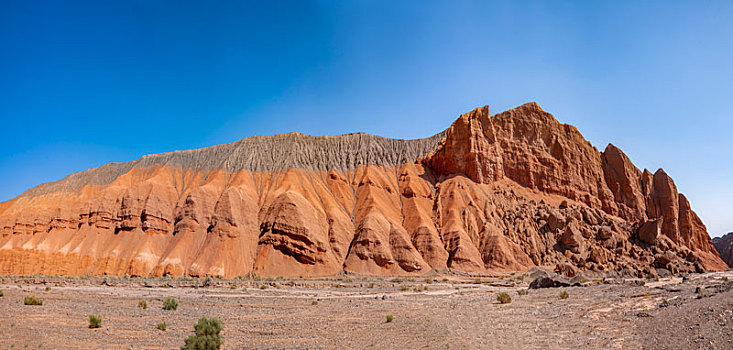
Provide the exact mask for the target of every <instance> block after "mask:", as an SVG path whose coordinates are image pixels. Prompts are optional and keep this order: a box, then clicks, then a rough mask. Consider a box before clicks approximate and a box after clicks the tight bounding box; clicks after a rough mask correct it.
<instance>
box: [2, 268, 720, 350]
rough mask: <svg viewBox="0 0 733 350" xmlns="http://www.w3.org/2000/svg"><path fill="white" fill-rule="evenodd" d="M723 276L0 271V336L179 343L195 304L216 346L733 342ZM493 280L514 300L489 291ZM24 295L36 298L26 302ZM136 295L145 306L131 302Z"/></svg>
mask: <svg viewBox="0 0 733 350" xmlns="http://www.w3.org/2000/svg"><path fill="white" fill-rule="evenodd" d="M729 279H733V272H731V271H726V272H717V273H708V274H700V275H690V276H687V277H685V278H684V279H683V278H681V277H672V278H666V279H661V280H657V281H655V280H646V281H641V280H633V279H606V280H600V279H598V280H590V281H586V282H585V286H581V287H567V288H546V289H532V290H528V293H527V294H526V295H520V294H519V293H520V292H519V291H520V290H526V288H527V285H528V284H529V282H530V281H529V280H528V279H527V278H523V276H521V275H516V274H515V275H512V276H494V277H481V278H475V277H466V276H431V277H427V278H424V277H423V278H410V279H381V278H370V277H354V276H348V277H347V276H343V277H338V278H329V279H311V280H308V279H306V280H286V279H269V280H219V279H213V280H208V281H207V280H204V279H140V278H132V279H125V278H109V277H89V278H72V277H48V276H30V277H21V276H4V277H0V290H2V291H3V294H4V296H3V297H0V349H178V348H180V347H181V346H182V345H183V339H185V338H186V337H187V336H188V335H189V334H192V332H193V325H194V323H195V322H196V321H197V320H198V318H200V317H202V316H207V317H218V318H220V319H221V320H222V322H223V324H224V330H223V331H222V336H223V337H224V345H223V346H222V348H223V349H574V348H575V349H578V348H579V349H639V348H643V349H732V348H733V344H731V341H733V333H732V327H733V291H731V286H732V285H731V282H729V281H728V280H729ZM47 287H49V290H47ZM702 288H704V290H703V289H702ZM701 290H703V291H701ZM561 291H566V292H567V293H568V298H567V299H562V298H560V296H559V293H560V292H561ZM500 292H506V293H508V294H509V295H510V296H511V298H512V300H511V302H510V303H508V304H501V303H499V302H498V301H497V299H496V296H497V294H498V293H500ZM26 296H36V297H39V298H41V299H42V300H43V305H41V306H27V305H23V299H24V297H26ZM166 297H173V298H176V299H178V300H179V301H180V306H179V307H178V309H177V310H175V311H172V310H171V311H167V310H163V308H162V302H163V299H164V298H166ZM140 300H145V301H146V302H147V304H148V308H147V309H142V308H140V307H138V303H139V301H140ZM90 314H95V315H100V316H101V317H102V327H101V328H99V329H90V328H88V316H89V315H90ZM388 315H391V316H392V317H393V320H392V321H391V322H387V316H388ZM159 322H166V323H167V329H166V330H165V331H160V330H158V329H157V328H156V325H157V324H158V323H159Z"/></svg>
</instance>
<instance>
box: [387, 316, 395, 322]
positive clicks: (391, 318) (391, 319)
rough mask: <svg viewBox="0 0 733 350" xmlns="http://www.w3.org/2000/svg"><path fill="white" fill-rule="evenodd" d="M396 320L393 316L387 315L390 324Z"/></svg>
mask: <svg viewBox="0 0 733 350" xmlns="http://www.w3.org/2000/svg"><path fill="white" fill-rule="evenodd" d="M393 320H394V317H393V316H392V315H387V323H390V322H392V321H393Z"/></svg>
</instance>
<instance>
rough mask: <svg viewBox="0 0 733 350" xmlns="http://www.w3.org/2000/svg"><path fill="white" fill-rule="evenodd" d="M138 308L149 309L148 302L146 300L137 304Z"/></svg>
mask: <svg viewBox="0 0 733 350" xmlns="http://www.w3.org/2000/svg"><path fill="white" fill-rule="evenodd" d="M137 307H139V308H141V309H147V308H148V302H147V301H145V300H140V301H138V302H137Z"/></svg>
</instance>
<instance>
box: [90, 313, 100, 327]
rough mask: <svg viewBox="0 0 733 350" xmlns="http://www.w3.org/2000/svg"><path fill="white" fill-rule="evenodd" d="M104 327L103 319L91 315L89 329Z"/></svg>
mask: <svg viewBox="0 0 733 350" xmlns="http://www.w3.org/2000/svg"><path fill="white" fill-rule="evenodd" d="M99 327H102V318H101V317H99V316H97V315H89V328H99Z"/></svg>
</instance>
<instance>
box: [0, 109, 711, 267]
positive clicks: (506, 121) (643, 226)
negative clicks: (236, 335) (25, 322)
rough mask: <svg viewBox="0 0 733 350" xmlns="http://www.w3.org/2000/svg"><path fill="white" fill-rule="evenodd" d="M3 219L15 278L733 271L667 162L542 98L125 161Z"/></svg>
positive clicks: (0, 214)
mask: <svg viewBox="0 0 733 350" xmlns="http://www.w3.org/2000/svg"><path fill="white" fill-rule="evenodd" d="M0 230H1V231H0V232H1V236H0V273H14V274H40V273H44V274H64V275H86V274H111V275H124V274H129V275H143V276H148V275H153V276H161V275H172V276H182V275H193V276H202V275H216V276H224V277H235V276H240V275H246V274H257V275H264V276H296V277H297V276H325V275H333V274H338V273H340V272H341V271H347V272H353V273H358V274H373V275H404V274H421V273H426V272H428V271H431V270H446V269H452V270H456V271H464V272H484V271H487V270H524V269H528V268H530V267H532V266H538V265H539V266H548V267H551V268H555V269H557V270H559V271H563V272H565V273H567V274H574V273H575V271H576V270H577V269H587V270H617V271H624V272H628V273H633V274H646V273H652V274H655V273H657V271H658V269H666V270H669V271H671V272H673V273H678V272H694V271H704V270H716V269H723V268H725V263H724V262H723V261H722V260H721V259H720V257H719V255H718V254H717V252H716V251H715V249H714V248H713V246H712V242H711V240H710V237H709V236H708V235H707V232H706V229H705V226H704V225H703V224H702V222H701V220H700V219H699V218H698V217H697V215H696V214H695V213H694V212H693V211H692V210H691V209H690V205H689V203H688V201H687V199H686V198H685V197H684V196H683V195H681V194H679V193H678V192H677V189H676V187H675V186H674V182H673V181H672V179H671V178H670V177H669V176H667V175H666V174H665V173H664V171H662V170H661V169H660V170H658V171H657V172H655V173H654V174H652V173H650V172H649V171H646V170H644V171H643V172H642V171H640V170H639V169H637V168H636V167H635V166H634V165H633V164H632V163H631V162H630V160H629V159H628V157H626V156H625V155H624V154H623V153H622V152H621V151H620V150H618V149H617V148H616V147H614V146H613V145H609V146H608V147H607V148H606V150H604V151H603V152H598V151H597V150H596V149H595V148H594V147H593V146H591V145H590V143H589V142H587V141H586V140H585V139H583V137H582V135H581V134H580V133H579V132H578V131H577V129H575V128H574V127H572V126H569V125H565V124H561V123H559V122H557V120H555V119H554V117H553V116H552V115H550V114H549V113H546V112H544V111H543V110H542V109H541V108H540V107H539V106H537V105H536V104H534V103H529V104H525V105H523V106H520V107H517V108H515V109H513V110H510V111H507V112H503V113H500V114H498V115H495V116H490V115H489V109H488V107H482V108H477V109H476V110H474V111H471V112H469V113H466V114H464V115H461V116H460V117H459V118H458V120H456V121H455V122H454V123H453V125H452V126H451V127H450V128H449V129H448V130H446V131H445V132H442V133H439V134H437V135H435V136H433V137H430V138H426V139H419V140H391V139H386V138H382V137H378V136H372V135H366V134H348V135H341V136H326V137H311V136H307V135H303V134H297V133H291V134H285V135H276V136H255V137H250V138H246V139H243V140H241V141H238V142H235V143H232V144H228V145H220V146H213V147H208V148H204V149H199V150H191V151H178V152H171V153H164V154H159V155H152V156H145V157H143V158H140V159H138V160H135V161H132V162H128V163H112V164H108V165H105V166H102V167H99V168H96V169H90V170H88V171H85V172H81V173H76V174H72V175H70V176H68V177H67V178H65V179H63V180H60V181H57V182H55V183H50V184H44V185H41V186H38V187H36V188H34V189H31V190H29V191H27V192H26V193H24V194H23V195H21V196H19V197H18V198H15V199H13V200H11V201H9V202H5V203H2V204H0Z"/></svg>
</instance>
